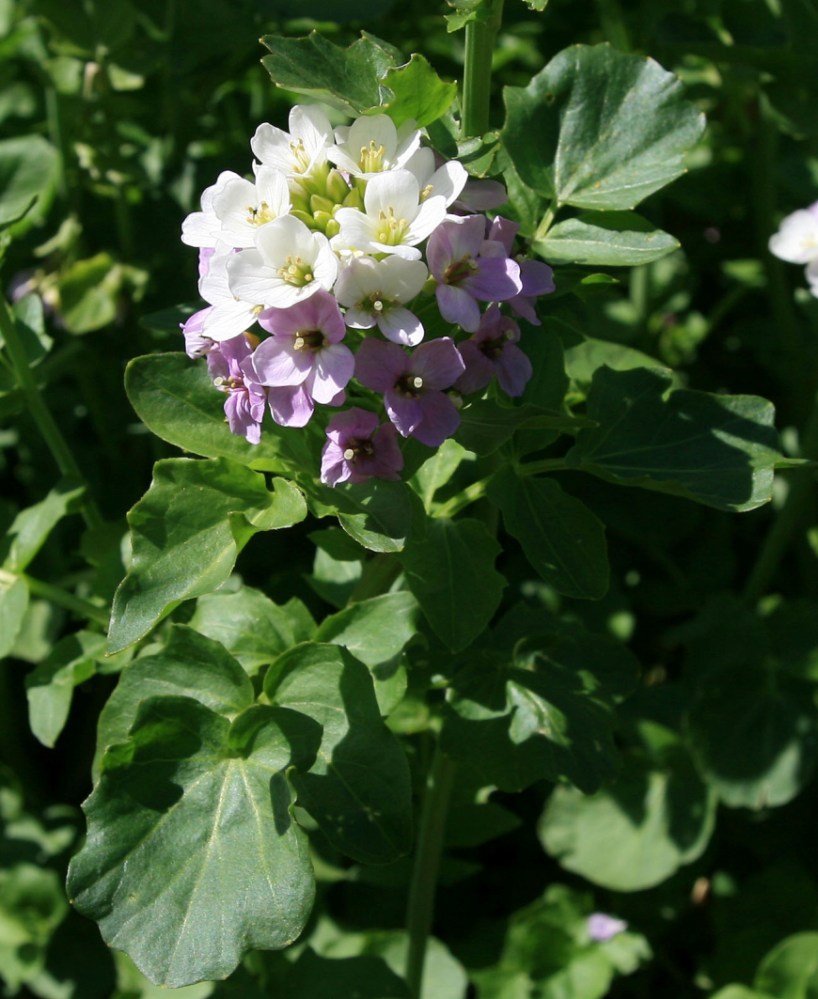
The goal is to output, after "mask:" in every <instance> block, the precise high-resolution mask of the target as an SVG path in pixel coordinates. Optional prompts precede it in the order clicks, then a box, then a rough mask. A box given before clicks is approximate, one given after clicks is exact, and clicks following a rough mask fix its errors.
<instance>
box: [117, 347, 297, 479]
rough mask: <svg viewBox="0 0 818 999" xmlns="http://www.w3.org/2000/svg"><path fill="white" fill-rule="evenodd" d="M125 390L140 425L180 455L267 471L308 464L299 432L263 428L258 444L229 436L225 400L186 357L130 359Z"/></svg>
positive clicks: (201, 367) (200, 368)
mask: <svg viewBox="0 0 818 999" xmlns="http://www.w3.org/2000/svg"><path fill="white" fill-rule="evenodd" d="M125 391H126V392H127V394H128V399H129V400H130V402H131V405H132V406H133V408H134V409H135V410H136V413H137V415H138V416H139V418H140V420H142V422H143V423H144V424H145V426H146V427H147V428H148V429H149V430H152V431H153V433H155V434H156V435H157V436H158V437H161V438H162V440H165V441H168V443H169V444H175V445H176V446H177V447H180V448H183V449H184V450H185V451H191V452H192V453H193V454H199V455H202V456H203V457H205V458H232V459H233V460H234V461H238V462H240V463H241V464H242V465H248V466H249V467H251V468H259V469H263V470H265V471H270V472H282V471H283V472H286V471H287V470H288V469H290V468H291V467H292V466H293V465H294V464H296V465H297V464H298V462H300V463H301V467H306V468H310V467H311V466H312V464H313V456H312V454H311V452H310V451H309V449H308V448H307V447H306V445H305V439H304V431H303V430H295V431H292V432H291V431H289V430H288V429H287V428H285V427H277V428H274V429H271V430H270V432H267V429H268V428H267V427H265V432H264V433H263V434H262V437H261V441H260V442H259V443H258V444H250V443H249V441H246V440H245V439H244V438H243V437H239V435H238V434H234V433H232V432H231V431H230V428H229V427H228V426H227V423H226V422H225V419H224V396H223V395H222V393H220V392H218V391H217V390H216V389H215V388H214V387H213V382H212V381H211V379H210V376H209V375H208V373H207V368H206V367H205V365H203V364H196V363H195V362H193V361H191V359H190V358H189V357H188V356H187V355H186V354H148V355H146V356H144V357H135V358H134V359H133V360H132V361H131V362H130V363H129V364H128V367H127V368H126V369H125Z"/></svg>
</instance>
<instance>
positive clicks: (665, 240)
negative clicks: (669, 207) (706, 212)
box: [534, 212, 679, 267]
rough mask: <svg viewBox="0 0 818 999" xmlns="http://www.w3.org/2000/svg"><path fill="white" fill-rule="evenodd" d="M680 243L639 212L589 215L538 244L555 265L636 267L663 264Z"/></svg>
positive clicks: (551, 231)
mask: <svg viewBox="0 0 818 999" xmlns="http://www.w3.org/2000/svg"><path fill="white" fill-rule="evenodd" d="M678 248H679V243H678V241H677V240H675V239H674V238H673V236H671V235H669V234H668V233H666V232H662V230H661V229H655V228H654V227H653V225H652V224H651V223H650V222H648V221H647V219H644V218H642V216H641V215H637V214H636V213H635V212H589V213H587V214H585V215H579V216H577V218H573V219H566V220H565V221H564V222H558V223H557V225H555V226H553V227H552V228H551V229H549V230H548V235H547V236H546V238H545V239H543V240H540V241H539V242H537V243H535V244H534V249H535V250H536V251H537V253H539V254H540V256H541V257H543V259H545V260H547V261H549V263H554V264H585V265H588V266H597V267H633V266H638V265H639V264H648V263H650V262H651V261H653V260H660V259H661V258H662V257H665V256H667V254H668V253H672V252H673V251H674V250H678Z"/></svg>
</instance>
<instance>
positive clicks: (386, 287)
mask: <svg viewBox="0 0 818 999" xmlns="http://www.w3.org/2000/svg"><path fill="white" fill-rule="evenodd" d="M428 275H429V272H428V271H427V270H426V265H425V264H424V263H423V262H422V261H421V260H404V259H403V257H396V256H394V255H393V256H390V257H385V258H384V259H383V260H375V259H374V258H373V257H353V258H352V259H351V260H350V261H349V263H348V264H347V265H346V267H344V268H343V269H342V270H341V273H340V274H339V275H338V280H337V282H336V284H335V295H336V297H337V299H338V301H339V302H340V303H341V305H345V306H347V311H346V316H345V317H344V318H345V321H346V324H347V326H349V327H351V328H352V329H359V330H368V329H371V328H372V327H373V326H376V325H377V327H378V329H379V330H380V331H381V333H383V335H384V336H385V337H386V338H387V339H388V340H392V341H393V342H394V343H401V344H404V345H405V346H407V347H414V346H415V345H416V344H418V343H420V341H421V340H422V339H423V326H422V324H421V322H420V320H419V319H418V317H417V316H416V315H415V314H414V313H413V312H410V311H409V310H408V309H406V308H404V303H405V302H409V301H411V300H412V299H413V298H414V297H415V295H417V294H418V292H419V291H420V290H421V288H422V287H423V285H424V284H425V282H426V278H427V277H428Z"/></svg>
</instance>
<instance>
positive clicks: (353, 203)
mask: <svg viewBox="0 0 818 999" xmlns="http://www.w3.org/2000/svg"><path fill="white" fill-rule="evenodd" d="M342 204H343V205H344V206H345V207H346V208H357V209H359V210H360V211H363V207H364V199H363V197H362V196H361V193H360V191H358V189H357V188H353V189H352V190H351V191H350V192H349V193H348V194H347V196H346V197H345V198H344V200H343V202H342Z"/></svg>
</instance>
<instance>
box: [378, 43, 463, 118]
mask: <svg viewBox="0 0 818 999" xmlns="http://www.w3.org/2000/svg"><path fill="white" fill-rule="evenodd" d="M381 82H382V84H383V86H384V87H386V88H387V89H388V91H389V92H391V94H392V96H391V97H389V98H388V99H387V100H386V101H385V102H384V103H383V106H382V110H383V111H385V112H386V113H387V114H388V115H389V116H390V118H392V120H393V121H394V122H395V124H396V125H402V124H403V123H404V122H405V121H409V120H410V119H411V120H412V121H414V122H416V124H417V125H418V127H420V128H423V127H425V126H426V125H430V124H431V123H432V122H433V121H437V119H438V118H440V117H441V116H442V115H444V114H445V113H446V111H448V109H449V108H450V107H451V104H452V102H453V101H454V99H455V97H456V96H457V84H456V83H445V82H444V81H443V80H441V79H440V77H439V76H438V75H437V73H436V72H435V71H434V69H432V67H431V66H430V65H429V62H428V61H427V60H426V59H425V58H424V57H423V56H422V55H418V54H417V53H414V54H413V55H412V56H411V58H410V59H409V62H408V63H406V65H405V66H397V67H394V68H390V69H389V70H387V72H386V73H385V74H384V76H383V77H382V78H381Z"/></svg>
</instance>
